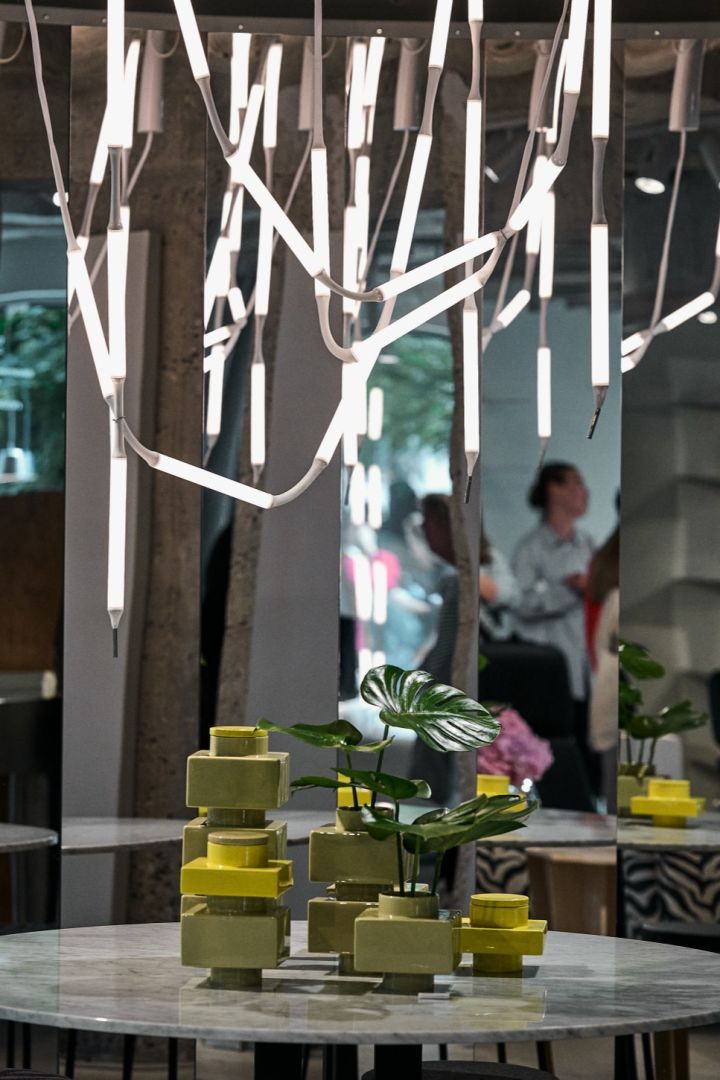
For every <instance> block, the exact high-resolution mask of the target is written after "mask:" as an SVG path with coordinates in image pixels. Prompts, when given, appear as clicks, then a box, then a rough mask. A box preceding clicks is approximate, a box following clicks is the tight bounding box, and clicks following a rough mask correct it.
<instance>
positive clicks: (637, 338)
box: [620, 330, 648, 356]
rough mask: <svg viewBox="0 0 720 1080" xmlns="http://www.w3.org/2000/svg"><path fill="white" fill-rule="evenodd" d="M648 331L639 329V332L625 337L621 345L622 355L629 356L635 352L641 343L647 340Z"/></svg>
mask: <svg viewBox="0 0 720 1080" xmlns="http://www.w3.org/2000/svg"><path fill="white" fill-rule="evenodd" d="M647 336H648V334H647V331H646V330H645V331H640V330H638V331H637V333H635V334H631V335H630V337H626V338H624V339H623V341H622V343H621V345H620V355H621V356H628V355H629V354H630V353H632V352H635V350H636V349H639V348H640V347H641V345H644V344H645V342H646V340H647Z"/></svg>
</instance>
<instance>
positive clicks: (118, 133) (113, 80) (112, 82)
mask: <svg viewBox="0 0 720 1080" xmlns="http://www.w3.org/2000/svg"><path fill="white" fill-rule="evenodd" d="M106 112H107V129H106V136H107V145H108V146H112V147H121V146H122V145H123V135H124V129H125V0H108V5H107V110H106Z"/></svg>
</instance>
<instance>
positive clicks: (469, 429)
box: [462, 303, 480, 465]
mask: <svg viewBox="0 0 720 1080" xmlns="http://www.w3.org/2000/svg"><path fill="white" fill-rule="evenodd" d="M462 328H463V390H464V393H463V413H464V425H465V454H466V456H467V457H468V460H470V458H472V459H473V462H472V463H473V465H474V462H475V461H476V460H477V456H478V454H479V453H480V398H479V385H478V365H479V362H480V353H479V346H478V334H479V323H478V311H477V307H476V305H475V304H474V303H473V304H472V307H466V308H464V309H463V313H462Z"/></svg>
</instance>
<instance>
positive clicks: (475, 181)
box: [463, 101, 482, 242]
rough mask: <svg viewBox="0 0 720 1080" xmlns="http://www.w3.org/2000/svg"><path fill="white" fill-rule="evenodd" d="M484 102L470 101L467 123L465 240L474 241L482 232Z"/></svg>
mask: <svg viewBox="0 0 720 1080" xmlns="http://www.w3.org/2000/svg"><path fill="white" fill-rule="evenodd" d="M481 137H482V101H468V103H467V113H466V123H465V206H464V211H463V222H464V235H463V240H465V241H466V242H467V241H468V240H474V239H475V238H476V237H477V235H478V233H479V231H480V169H481V162H480V142H481Z"/></svg>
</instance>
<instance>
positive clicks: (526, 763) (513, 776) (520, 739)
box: [477, 709, 553, 785]
mask: <svg viewBox="0 0 720 1080" xmlns="http://www.w3.org/2000/svg"><path fill="white" fill-rule="evenodd" d="M497 719H498V720H499V721H500V723H501V725H502V730H501V731H500V734H499V735H498V737H497V739H496V740H495V742H493V743H490V745H489V746H483V747H481V748H480V749H479V750H478V752H477V771H478V772H479V773H491V774H494V775H496V776H497V775H500V776H509V777H510V783H511V784H516V785H519V784H521V783H522V781H523V780H525V779H526V778H529V779H530V780H540V779H541V778H542V777H543V776H544V775H545V773H546V772H547V770H548V769H549V768H550V766H551V765H552V763H553V753H552V750H551V749H550V743H549V742H548V741H547V739H541V738H540V737H539V736H538V735H535V734H534V733H533V732H532V731H531V729H530V727H529V726H528V724H527V723H526V722H525V721H524V720H523V718H522V716H520V714H519V713H517V712H515V710H514V709H503V711H502V712H501V713H499V714H498V716H497Z"/></svg>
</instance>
